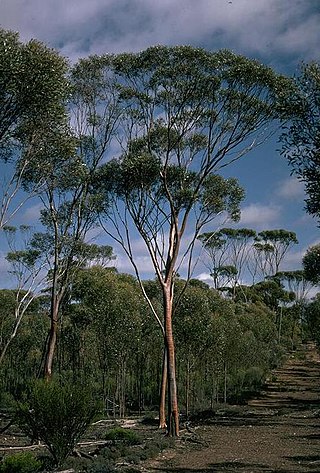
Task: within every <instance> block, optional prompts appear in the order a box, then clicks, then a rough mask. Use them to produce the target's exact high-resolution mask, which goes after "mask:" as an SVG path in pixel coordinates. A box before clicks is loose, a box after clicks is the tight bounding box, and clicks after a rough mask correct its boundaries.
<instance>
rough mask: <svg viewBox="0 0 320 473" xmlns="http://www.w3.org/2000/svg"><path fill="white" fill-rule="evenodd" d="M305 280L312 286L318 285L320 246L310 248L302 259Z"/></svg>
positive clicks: (319, 277) (319, 281)
mask: <svg viewBox="0 0 320 473" xmlns="http://www.w3.org/2000/svg"><path fill="white" fill-rule="evenodd" d="M302 262H303V267H304V273H305V276H306V278H307V279H308V280H309V281H311V282H312V283H313V284H319V283H320V245H314V246H311V247H310V248H309V249H308V251H307V253H306V254H305V255H304V257H303V261H302Z"/></svg>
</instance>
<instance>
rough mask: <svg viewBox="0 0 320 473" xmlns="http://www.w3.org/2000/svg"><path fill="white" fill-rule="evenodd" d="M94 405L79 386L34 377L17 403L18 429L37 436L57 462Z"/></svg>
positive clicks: (70, 448)
mask: <svg viewBox="0 0 320 473" xmlns="http://www.w3.org/2000/svg"><path fill="white" fill-rule="evenodd" d="M97 409H98V405H97V403H96V402H95V401H94V400H93V396H92V393H91V392H90V390H88V389H86V388H85V387H83V386H73V385H70V384H65V385H63V386H61V385H60V384H58V383H57V382H54V381H52V382H50V383H47V382H45V381H37V382H35V383H33V385H32V386H31V387H30V389H29V392H28V393H26V394H25V399H24V401H23V402H18V404H17V418H18V424H19V426H20V428H21V430H22V431H23V432H24V433H25V434H26V435H28V436H29V437H30V438H31V439H32V440H41V441H42V442H43V443H44V444H45V445H46V447H47V448H48V450H49V451H50V453H51V454H52V456H53V458H54V461H55V463H56V464H57V465H60V464H61V462H62V461H63V460H64V459H65V458H66V457H67V456H68V455H69V454H70V453H71V452H72V451H73V449H74V447H75V445H76V443H77V442H78V441H79V440H80V438H81V436H82V435H83V434H84V432H85V430H86V429H87V427H88V426H89V424H90V422H91V421H92V419H93V417H94V416H95V414H96V412H97Z"/></svg>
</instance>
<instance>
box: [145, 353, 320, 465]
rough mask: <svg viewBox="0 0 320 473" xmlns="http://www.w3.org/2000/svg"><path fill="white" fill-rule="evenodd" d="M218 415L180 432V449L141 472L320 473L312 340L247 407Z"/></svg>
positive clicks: (318, 370)
mask: <svg viewBox="0 0 320 473" xmlns="http://www.w3.org/2000/svg"><path fill="white" fill-rule="evenodd" d="M216 414H217V415H215V416H213V417H212V418H209V419H206V421H205V422H203V423H201V424H200V425H197V426H193V425H191V428H189V429H188V431H182V440H181V441H180V445H179V446H178V449H177V450H175V451H170V452H168V453H165V454H163V455H162V456H161V457H159V458H158V459H157V460H155V461H152V462H147V463H145V464H144V465H143V469H142V471H144V472H158V473H160V472H167V473H169V472H170V473H190V472H199V473H200V472H202V473H206V472H215V473H222V472H241V473H258V472H259V473H262V472H273V473H276V472H277V473H289V472H290V473H291V472H295V473H300V472H314V473H315V472H317V473H320V357H319V355H318V353H317V352H316V350H315V347H314V345H313V344H309V345H307V346H306V347H304V349H303V351H301V352H300V353H298V354H296V355H295V356H292V357H291V358H289V359H288V361H287V362H286V364H285V365H284V366H283V368H282V369H280V370H278V371H275V372H274V373H273V375H272V379H271V380H270V381H269V383H268V385H267V387H266V389H265V391H264V392H262V393H261V395H260V396H259V398H257V399H253V400H251V401H250V402H249V403H248V406H247V407H245V408H244V409H242V410H238V411H237V410H236V409H235V411H234V412H233V413H232V411H230V410H227V411H226V412H225V413H224V412H223V410H220V412H217V413H216ZM190 432H193V433H190ZM186 435H189V437H188V436H186Z"/></svg>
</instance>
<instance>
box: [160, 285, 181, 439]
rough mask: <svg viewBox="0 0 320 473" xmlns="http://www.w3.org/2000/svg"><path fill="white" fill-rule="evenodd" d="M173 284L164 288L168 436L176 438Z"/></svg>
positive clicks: (176, 409)
mask: <svg viewBox="0 0 320 473" xmlns="http://www.w3.org/2000/svg"><path fill="white" fill-rule="evenodd" d="M172 292H173V291H172V282H171V281H169V283H167V284H166V285H164V287H163V297H164V326H165V346H166V351H167V376H168V383H167V384H168V422H167V424H168V435H170V436H173V437H176V436H178V435H179V411H178V397H177V381H176V360H175V347H174V338H173V331H172V304H173V299H172V297H173V293H172Z"/></svg>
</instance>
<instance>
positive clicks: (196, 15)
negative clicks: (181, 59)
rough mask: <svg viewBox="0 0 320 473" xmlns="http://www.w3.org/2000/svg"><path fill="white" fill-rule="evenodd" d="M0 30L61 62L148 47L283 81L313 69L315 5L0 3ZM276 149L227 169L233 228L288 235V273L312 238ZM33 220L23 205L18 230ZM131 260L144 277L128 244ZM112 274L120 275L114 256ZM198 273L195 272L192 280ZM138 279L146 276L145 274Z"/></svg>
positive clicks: (294, 0) (317, 33) (201, 0)
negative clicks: (274, 74) (244, 61)
mask: <svg viewBox="0 0 320 473" xmlns="http://www.w3.org/2000/svg"><path fill="white" fill-rule="evenodd" d="M0 23H1V27H2V28H5V29H11V30H14V31H18V32H19V33H20V38H21V40H23V41H27V40H29V39H31V38H36V39H39V40H41V41H43V42H45V43H46V44H48V45H49V46H51V47H53V48H56V49H58V50H59V51H60V52H61V53H62V54H63V55H65V56H67V57H68V58H69V59H70V61H71V62H75V61H76V60H77V59H78V58H79V57H84V56H88V55H89V54H103V53H118V52H123V51H139V50H142V49H145V48H146V47H148V46H150V45H154V44H166V45H177V44H190V45H193V46H201V47H204V48H207V49H210V50H217V49H220V48H228V49H231V50H233V51H234V52H236V53H239V54H244V55H246V56H249V57H252V58H256V59H258V60H260V61H261V62H263V63H265V64H267V65H269V66H271V67H273V68H275V69H276V70H277V71H278V72H281V73H287V74H290V75H291V74H294V73H295V72H296V70H297V67H298V65H299V64H300V63H301V62H302V61H305V62H309V61H311V60H316V61H319V60H320V57H319V56H320V49H319V44H320V2H319V0H158V1H156V0H127V1H125V0H90V1H89V0H0ZM278 148H279V145H278V144H277V141H276V139H274V140H272V141H270V142H268V143H267V144H265V145H263V146H262V147H260V148H259V149H256V150H254V151H253V152H251V153H250V154H249V155H247V156H245V157H244V158H243V159H242V160H241V161H239V162H238V163H235V164H234V165H232V166H230V167H229V168H228V175H229V176H235V177H237V178H238V179H239V181H240V183H241V184H242V185H243V186H244V187H245V189H246V193H247V196H246V199H245V201H244V203H243V208H242V220H241V222H240V226H243V227H248V228H254V229H256V230H258V231H259V230H262V229H271V228H285V229H288V230H291V231H295V232H296V233H297V237H298V239H299V241H300V243H299V245H297V246H296V247H295V248H294V250H292V251H291V252H290V254H289V255H288V257H287V259H286V264H285V266H284V267H283V269H297V268H298V267H300V265H301V257H302V255H303V254H304V252H305V251H306V249H307V248H308V246H310V245H313V244H315V243H318V242H319V241H320V233H319V228H317V225H316V222H315V221H314V220H313V219H312V218H311V217H310V216H308V215H306V213H305V212H304V209H303V208H304V190H303V185H302V184H301V183H299V182H298V181H297V180H296V179H295V178H292V177H291V176H290V168H289V166H288V165H287V163H286V161H285V160H284V159H283V158H281V157H280V155H279V152H278ZM38 215H39V204H38V203H37V202H30V203H29V204H28V206H27V207H25V208H24V210H23V211H22V212H21V213H20V216H19V221H21V222H27V223H32V222H36V219H37V216H38ZM0 244H1V242H0ZM116 252H117V251H116ZM136 252H137V255H138V257H139V258H140V260H141V263H142V264H143V265H145V267H146V268H148V260H147V258H146V253H145V251H144V249H143V247H142V246H141V244H140V243H139V242H138V241H137V242H136ZM3 257H4V247H3V246H2V252H1V251H0V287H4V286H6V285H8V282H7V275H6V266H5V262H4V259H3ZM117 265H118V268H119V270H121V271H129V270H130V265H129V263H128V262H127V261H126V260H125V258H124V257H122V256H121V254H120V253H119V254H118V261H117ZM203 272H204V270H203V268H201V266H200V267H199V268H198V269H197V270H196V273H195V275H196V276H199V275H201V274H202V276H203ZM146 275H147V276H149V277H152V276H153V273H152V271H151V268H150V272H149V273H148V271H146Z"/></svg>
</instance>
